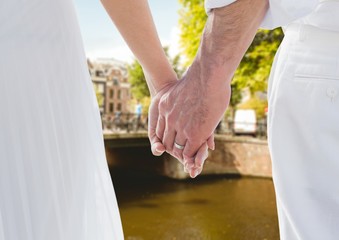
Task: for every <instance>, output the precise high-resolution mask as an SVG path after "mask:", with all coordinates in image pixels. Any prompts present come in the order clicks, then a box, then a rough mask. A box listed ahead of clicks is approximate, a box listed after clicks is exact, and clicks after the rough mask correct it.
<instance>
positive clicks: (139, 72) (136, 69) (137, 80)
mask: <svg viewBox="0 0 339 240" xmlns="http://www.w3.org/2000/svg"><path fill="white" fill-rule="evenodd" d="M127 70H128V81H129V82H130V84H131V92H132V95H133V97H134V98H136V99H142V98H143V97H147V96H150V93H149V90H148V87H147V83H146V78H145V75H144V71H143V69H142V67H141V65H140V64H139V62H138V61H137V60H134V62H133V63H132V64H131V65H129V66H128V67H127Z"/></svg>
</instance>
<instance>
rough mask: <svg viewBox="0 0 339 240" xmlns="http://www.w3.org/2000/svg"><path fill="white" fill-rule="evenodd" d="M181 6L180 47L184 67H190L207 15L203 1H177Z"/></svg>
mask: <svg viewBox="0 0 339 240" xmlns="http://www.w3.org/2000/svg"><path fill="white" fill-rule="evenodd" d="M179 2H180V3H181V5H182V8H181V10H180V11H179V15H180V19H179V27H180V31H181V36H180V47H181V48H182V51H183V54H184V55H185V57H186V59H185V62H184V64H185V66H186V67H187V66H189V65H191V63H192V61H193V59H194V57H195V55H196V52H197V50H198V47H199V44H200V38H201V35H202V32H203V30H204V26H205V23H206V20H207V15H206V12H205V9H204V0H179Z"/></svg>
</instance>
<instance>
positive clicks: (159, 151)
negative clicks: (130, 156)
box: [155, 148, 164, 153]
mask: <svg viewBox="0 0 339 240" xmlns="http://www.w3.org/2000/svg"><path fill="white" fill-rule="evenodd" d="M155 151H157V152H158V153H163V152H164V151H161V150H159V149H157V148H156V149H155Z"/></svg>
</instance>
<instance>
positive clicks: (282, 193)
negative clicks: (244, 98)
mask: <svg viewBox="0 0 339 240" xmlns="http://www.w3.org/2000/svg"><path fill="white" fill-rule="evenodd" d="M268 132H269V146H270V150H271V155H272V164H273V178H274V184H275V190H276V197H277V206H278V216H279V226H280V234H281V240H319V239H321V240H337V239H338V237H339V228H338V226H339V185H338V181H339V29H338V31H337V32H336V31H328V30H324V29H320V28H317V27H313V26H310V25H304V24H291V25H290V26H289V27H288V28H287V29H286V36H285V39H284V40H283V43H282V45H281V46H280V49H279V51H278V53H277V55H276V58H275V62H274V65H273V68H272V73H271V78H270V83H269V126H268Z"/></svg>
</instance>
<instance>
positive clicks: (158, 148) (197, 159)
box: [148, 80, 215, 177]
mask: <svg viewBox="0 0 339 240" xmlns="http://www.w3.org/2000/svg"><path fill="white" fill-rule="evenodd" d="M182 83H183V80H182V81H179V82H176V83H175V82H172V83H170V84H169V85H167V86H166V87H164V88H163V89H162V90H161V91H160V92H158V93H157V94H156V95H155V96H154V97H153V98H152V102H151V106H150V108H149V122H148V123H149V131H148V132H149V139H150V142H151V146H152V148H151V149H152V153H153V154H154V155H155V156H160V155H161V154H163V153H164V152H165V151H167V152H168V153H169V154H171V155H172V156H174V157H176V158H177V159H178V160H179V161H180V162H181V163H182V164H183V165H184V167H185V171H186V172H189V173H190V176H191V177H196V176H197V175H198V174H200V173H201V171H202V166H203V163H204V161H205V160H206V159H207V157H208V148H211V149H214V136H213V131H214V128H215V127H214V128H213V129H212V131H210V133H209V134H208V136H207V137H206V138H204V139H198V138H200V137H199V136H198V135H197V137H196V138H195V139H196V140H194V141H189V142H188V141H187V144H191V145H192V147H193V148H192V147H190V145H187V144H186V141H185V142H184V143H183V142H180V141H179V140H178V142H176V143H177V144H179V145H182V146H185V145H186V146H185V148H184V149H183V150H185V149H186V150H185V151H187V152H191V154H190V158H186V161H185V160H184V157H183V150H182V149H179V148H176V147H175V146H174V145H175V144H174V139H172V143H169V142H168V141H170V140H169V139H168V138H166V142H165V141H164V138H163V137H164V134H163V132H164V131H165V129H167V130H166V131H168V132H171V133H173V132H175V133H177V136H181V135H183V133H182V131H181V130H184V129H181V130H180V131H179V130H177V129H176V128H175V127H176V126H174V125H173V124H172V122H165V121H163V120H164V119H166V117H167V116H169V115H170V114H168V113H169V112H167V111H172V108H168V109H165V108H163V107H161V106H163V104H164V102H167V100H168V98H169V97H170V96H174V93H173V91H174V90H175V91H177V90H178V89H179V88H182V87H183V86H182ZM184 94H186V93H184ZM193 97H195V96H193ZM167 103H168V104H166V106H168V107H170V106H172V107H173V108H174V106H176V107H178V105H177V104H176V102H175V101H173V102H172V103H170V102H167ZM180 109H181V108H180V107H179V108H178V109H177V110H178V111H181V110H183V111H185V109H187V107H183V108H182V109H181V110H180ZM160 111H161V113H160ZM184 122H186V121H185V120H184V119H182V123H181V125H183V124H184ZM177 126H180V124H179V125H177ZM203 132H208V131H203ZM193 134H194V133H193ZM191 142H192V143H191ZM196 143H198V145H197V144H196ZM187 146H188V148H187ZM194 163H197V165H194Z"/></svg>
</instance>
